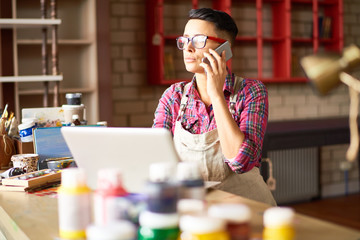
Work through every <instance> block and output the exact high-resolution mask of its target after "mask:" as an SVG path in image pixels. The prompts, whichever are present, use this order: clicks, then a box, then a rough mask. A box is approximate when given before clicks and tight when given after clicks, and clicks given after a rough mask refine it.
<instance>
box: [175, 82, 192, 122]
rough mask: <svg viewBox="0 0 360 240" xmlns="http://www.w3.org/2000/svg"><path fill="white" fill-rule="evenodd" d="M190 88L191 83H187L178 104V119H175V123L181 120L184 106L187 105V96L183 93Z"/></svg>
mask: <svg viewBox="0 0 360 240" xmlns="http://www.w3.org/2000/svg"><path fill="white" fill-rule="evenodd" d="M190 87H191V82H189V83H187V84H186V85H185V86H184V90H183V95H182V97H181V103H180V108H179V112H178V117H177V119H176V121H179V120H180V119H181V118H182V116H183V115H184V112H185V109H186V105H187V101H188V98H189V97H188V95H187V94H185V93H186V92H188V90H189V88H190Z"/></svg>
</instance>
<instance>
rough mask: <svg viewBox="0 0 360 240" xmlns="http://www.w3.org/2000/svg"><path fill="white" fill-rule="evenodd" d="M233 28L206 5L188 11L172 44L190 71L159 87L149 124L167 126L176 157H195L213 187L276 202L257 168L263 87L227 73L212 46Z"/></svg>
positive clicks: (222, 57)
mask: <svg viewBox="0 0 360 240" xmlns="http://www.w3.org/2000/svg"><path fill="white" fill-rule="evenodd" d="M237 32H238V29H237V26H236V24H235V22H234V21H233V19H232V18H231V17H230V16H229V15H228V14H227V13H225V12H221V11H217V10H213V9H209V8H202V9H193V10H191V11H190V12H189V20H188V22H187V24H186V26H185V30H184V34H183V36H180V37H178V38H177V47H178V48H179V49H180V50H182V51H183V57H184V63H185V67H186V70H187V71H189V72H191V73H194V77H193V79H192V81H191V82H190V83H187V82H181V83H175V84H173V85H171V86H170V87H169V88H168V89H167V90H166V91H165V92H164V94H163V95H162V97H161V99H160V101H159V105H158V107H157V109H156V112H155V119H154V125H153V127H159V128H167V129H169V130H170V131H172V133H173V135H174V142H175V146H176V149H177V151H178V152H179V155H180V157H181V159H182V161H196V162H198V163H199V165H200V169H201V172H202V176H203V178H204V180H205V181H219V182H221V183H220V184H219V185H217V186H216V187H215V188H217V189H220V190H224V191H228V192H231V193H234V194H237V195H240V196H244V197H247V198H250V199H253V200H257V201H261V202H265V203H268V204H271V205H276V203H275V200H274V198H273V196H272V194H271V192H270V190H269V189H268V187H267V185H266V184H265V182H264V180H263V178H262V176H261V175H260V171H259V166H260V161H261V150H262V144H263V138H264V134H265V130H266V125H267V119H268V96H267V90H266V88H265V86H264V85H263V84H262V83H261V82H260V81H257V80H250V79H243V78H240V77H237V76H235V75H234V74H232V73H231V72H230V71H229V70H228V69H227V67H226V61H225V57H226V54H225V51H224V52H222V54H221V55H219V54H217V53H216V52H215V51H214V49H216V48H217V47H218V46H219V45H221V44H222V43H224V42H225V41H229V42H230V44H231V45H233V44H234V42H235V37H236V35H237ZM203 58H207V59H208V60H209V62H208V63H205V62H203V61H202V59H203Z"/></svg>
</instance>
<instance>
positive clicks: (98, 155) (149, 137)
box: [61, 127, 179, 193]
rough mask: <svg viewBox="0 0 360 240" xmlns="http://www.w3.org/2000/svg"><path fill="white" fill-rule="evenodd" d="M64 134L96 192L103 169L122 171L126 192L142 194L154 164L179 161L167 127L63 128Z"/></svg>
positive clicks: (89, 184)
mask: <svg viewBox="0 0 360 240" xmlns="http://www.w3.org/2000/svg"><path fill="white" fill-rule="evenodd" d="M61 133H62V135H63V137H64V139H65V141H66V144H67V145H68V147H69V149H70V152H71V153H72V156H73V157H74V159H75V162H76V164H77V166H78V167H79V168H83V169H84V170H85V171H86V175H87V184H88V186H89V187H90V188H91V189H93V190H95V189H96V188H97V172H98V170H99V169H101V168H119V169H120V170H121V171H122V175H123V185H124V186H125V188H126V190H127V191H128V192H132V193H141V192H143V191H144V189H145V184H146V181H147V180H148V176H149V166H150V165H151V164H152V163H155V162H173V163H174V164H176V163H177V162H178V161H179V156H178V154H177V152H176V149H175V146H174V142H173V139H172V134H171V133H170V131H168V130H167V129H164V128H122V127H62V128H61Z"/></svg>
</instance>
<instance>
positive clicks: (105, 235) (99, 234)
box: [86, 220, 136, 240]
mask: <svg viewBox="0 0 360 240" xmlns="http://www.w3.org/2000/svg"><path fill="white" fill-rule="evenodd" d="M86 237H87V239H89V240H135V239H136V228H135V226H134V224H132V223H131V222H129V221H125V220H118V221H115V222H112V223H109V224H106V225H94V224H92V225H90V226H88V227H87V228H86Z"/></svg>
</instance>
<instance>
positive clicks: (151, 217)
mask: <svg viewBox="0 0 360 240" xmlns="http://www.w3.org/2000/svg"><path fill="white" fill-rule="evenodd" d="M139 223H140V225H141V226H142V227H148V228H156V229H161V228H169V227H175V226H178V225H179V215H178V214H177V213H154V212H150V211H143V212H141V213H140V216H139Z"/></svg>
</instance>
